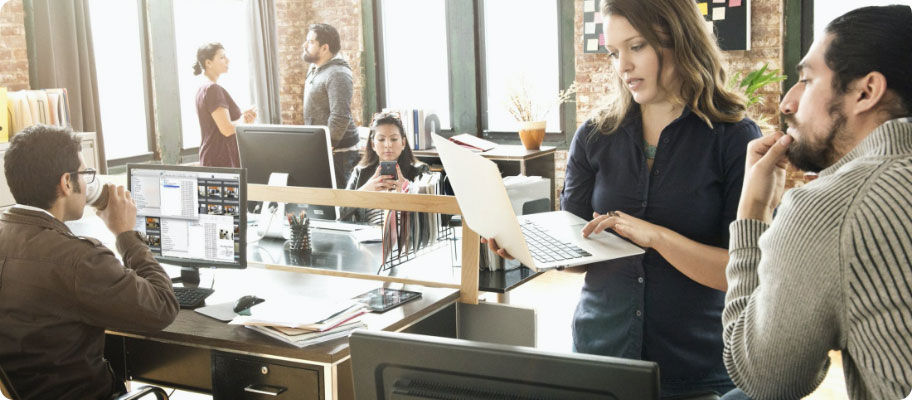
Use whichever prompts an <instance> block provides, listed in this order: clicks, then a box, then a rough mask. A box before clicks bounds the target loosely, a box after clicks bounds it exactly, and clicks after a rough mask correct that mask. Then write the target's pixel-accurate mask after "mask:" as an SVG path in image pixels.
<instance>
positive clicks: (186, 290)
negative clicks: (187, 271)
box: [173, 286, 215, 309]
mask: <svg viewBox="0 0 912 400" xmlns="http://www.w3.org/2000/svg"><path fill="white" fill-rule="evenodd" d="M173 289H174V295H175V296H176V297H177V303H178V304H180V308H190V309H193V308H197V307H201V306H202V305H203V304H204V301H205V300H206V298H207V297H209V295H210V294H212V293H213V292H215V291H214V290H212V289H207V288H201V287H181V286H175V287H174V288H173Z"/></svg>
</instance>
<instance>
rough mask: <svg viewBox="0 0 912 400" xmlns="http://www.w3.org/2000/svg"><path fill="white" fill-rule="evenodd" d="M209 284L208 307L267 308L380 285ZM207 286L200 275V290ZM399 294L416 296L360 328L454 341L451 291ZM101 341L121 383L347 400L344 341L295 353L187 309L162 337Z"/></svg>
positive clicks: (315, 280) (286, 280)
mask: <svg viewBox="0 0 912 400" xmlns="http://www.w3.org/2000/svg"><path fill="white" fill-rule="evenodd" d="M214 277H215V285H214V288H215V290H216V292H215V293H214V294H213V295H212V296H210V297H209V299H207V303H208V304H219V303H222V302H233V301H235V300H236V299H237V298H238V297H240V296H242V295H246V294H254V295H257V296H259V297H262V298H265V299H266V301H269V299H270V297H272V298H276V297H277V296H280V295H289V294H295V295H304V296H310V297H331V298H339V299H342V298H350V297H353V296H355V295H357V294H360V293H363V292H365V291H367V290H370V289H373V288H376V287H380V286H382V285H383V284H384V283H383V282H376V281H369V280H363V279H351V278H343V277H334V276H322V275H315V274H301V273H294V272H286V271H276V270H267V269H262V268H248V269H246V270H225V269H221V270H216V271H215V272H214ZM206 280H207V277H206V274H205V273H204V277H203V283H204V284H205V282H206ZM393 287H401V285H396V284H394V285H393ZM406 288H407V289H409V290H415V291H419V292H421V293H422V296H421V298H419V299H417V300H414V301H411V302H408V303H406V304H403V305H402V306H399V307H397V308H395V309H392V310H389V311H387V312H385V313H382V314H373V313H372V314H368V315H366V316H365V322H366V323H367V325H368V328H367V329H371V330H386V331H403V330H406V331H409V332H418V333H432V334H435V335H443V336H450V337H455V334H456V328H455V327H456V312H455V303H456V301H457V299H458V298H459V292H458V290H456V289H447V288H428V287H422V286H416V285H410V286H406ZM301 306H302V307H306V304H302V305H301ZM107 334H108V343H107V345H106V348H105V355H106V358H108V359H109V360H111V362H112V365H113V366H114V367H115V372H116V373H117V374H118V375H119V376H122V377H125V378H131V379H138V380H142V381H147V382H153V383H158V384H162V385H166V386H170V387H177V388H181V389H186V390H192V391H199V392H205V393H212V394H213V398H215V399H226V398H246V397H245V396H248V395H250V393H245V392H244V388H245V387H247V386H248V385H250V384H266V385H271V386H276V387H284V388H286V389H287V392H286V393H285V394H284V395H285V396H286V397H288V398H295V399H311V398H313V399H346V398H352V395H351V393H352V392H351V391H352V389H351V386H352V381H351V367H350V362H349V359H350V357H349V348H348V339H347V338H341V339H335V340H331V341H328V342H324V343H319V344H316V345H313V346H309V347H305V348H297V347H295V346H292V345H290V344H286V343H284V342H281V341H279V340H276V339H273V338H270V337H268V336H265V335H262V334H260V333H257V332H254V331H252V330H250V329H247V328H244V327H242V326H233V325H227V324H226V323H224V322H221V321H218V320H215V319H212V318H209V317H206V316H203V315H201V314H199V313H196V312H195V311H191V310H181V311H180V314H179V315H178V317H177V319H176V320H175V321H174V323H172V324H171V325H170V326H168V327H167V328H166V329H165V330H163V331H162V332H158V333H154V334H139V333H134V332H114V331H109V332H107Z"/></svg>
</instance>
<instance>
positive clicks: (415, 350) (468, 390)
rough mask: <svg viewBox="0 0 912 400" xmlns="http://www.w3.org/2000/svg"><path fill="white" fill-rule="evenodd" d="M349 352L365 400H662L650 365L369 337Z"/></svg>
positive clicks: (389, 335) (360, 335)
mask: <svg viewBox="0 0 912 400" xmlns="http://www.w3.org/2000/svg"><path fill="white" fill-rule="evenodd" d="M349 344H350V346H351V361H352V373H353V377H354V389H355V397H356V398H359V399H361V398H364V399H378V400H383V399H443V398H447V399H449V398H454V399H455V398H459V399H488V398H491V399H494V398H504V399H506V398H509V399H527V398H528V399H618V400H626V399H637V400H641V399H658V398H659V366H658V364H656V363H654V362H649V361H640V360H629V359H623V358H614V357H604V356H595V355H589V354H577V353H564V354H561V353H550V352H545V351H541V350H537V349H534V348H529V347H518V346H505V345H499V344H491V343H481V342H473V341H468V340H458V339H449V338H440V337H433V336H424V335H413V334H407V333H394V332H376V331H367V330H357V331H355V332H354V333H352V336H351V338H350V339H349ZM497 394H502V395H503V396H501V397H498V396H497Z"/></svg>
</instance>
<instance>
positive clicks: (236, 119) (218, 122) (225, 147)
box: [193, 43, 257, 168]
mask: <svg viewBox="0 0 912 400" xmlns="http://www.w3.org/2000/svg"><path fill="white" fill-rule="evenodd" d="M226 72H228V57H227V56H226V55H225V47H223V46H222V45H221V43H208V44H204V45H202V46H200V48H199V49H198V50H197V51H196V63H194V64H193V75H199V74H204V75H205V76H206V78H208V81H206V82H205V83H204V84H203V85H202V86H200V88H199V90H198V91H197V92H196V114H197V117H199V124H200V137H201V143H200V149H199V161H200V165H202V166H204V167H233V168H239V167H240V166H241V162H240V156H239V154H238V146H237V138H236V137H235V136H234V135H235V129H234V128H235V126H236V125H237V124H240V123H246V124H249V123H252V122H253V121H254V120H256V115H257V114H256V110H255V109H254V108H253V107H251V108H250V109H248V110H246V111H244V112H243V114H242V113H241V109H240V108H238V106H237V104H235V102H234V99H232V98H231V95H229V94H228V91H227V90H225V88H223V87H222V86H221V85H219V84H218V83H217V82H218V78H219V76H220V75H222V74H224V73H226Z"/></svg>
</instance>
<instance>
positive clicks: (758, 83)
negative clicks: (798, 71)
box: [728, 63, 787, 108]
mask: <svg viewBox="0 0 912 400" xmlns="http://www.w3.org/2000/svg"><path fill="white" fill-rule="evenodd" d="M768 68H769V63H765V64H763V67H761V68H760V69H758V70H754V71H751V72H749V73H748V74H747V76H745V77H743V78H742V77H741V72H740V71H738V72H735V74H734V75H732V77H731V80H729V81H728V87H729V88H735V87H736V86H737V87H738V88H739V89H741V91H742V92H743V93H744V94H745V95H746V96H747V107H748V108H750V107H751V106H753V105H754V104H762V103H763V95H761V94H760V93H759V92H758V91H759V90H760V88H762V87H764V86H766V85H769V84H774V83H779V82H782V81H784V80H785V79H786V78H787V76H785V75H782V74H780V73H779V70H778V69H771V70H767V69H768Z"/></svg>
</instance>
